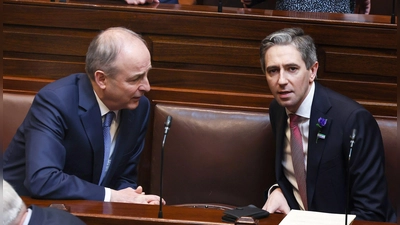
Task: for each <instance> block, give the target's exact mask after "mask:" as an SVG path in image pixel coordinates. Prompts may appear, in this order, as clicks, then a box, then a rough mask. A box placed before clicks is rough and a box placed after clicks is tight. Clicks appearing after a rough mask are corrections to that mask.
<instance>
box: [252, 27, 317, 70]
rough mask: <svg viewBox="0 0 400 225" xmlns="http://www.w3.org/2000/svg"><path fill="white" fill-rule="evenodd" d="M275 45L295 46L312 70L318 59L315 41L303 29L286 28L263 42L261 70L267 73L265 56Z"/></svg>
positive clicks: (307, 66) (308, 67)
mask: <svg viewBox="0 0 400 225" xmlns="http://www.w3.org/2000/svg"><path fill="white" fill-rule="evenodd" d="M275 45H293V46H295V47H296V49H297V50H298V51H299V52H300V54H301V58H302V59H303V61H304V63H305V64H306V68H307V69H310V68H311V66H312V65H314V63H315V62H317V61H318V59H317V51H316V47H315V44H314V41H313V39H312V38H311V37H310V36H309V35H306V34H304V31H303V30H302V29H301V28H285V29H282V30H279V31H276V32H274V33H272V34H270V35H268V36H267V37H266V38H264V40H262V41H261V47H260V62H261V70H262V71H263V73H264V74H265V73H266V68H265V54H266V53H267V51H268V49H269V48H271V47H272V46H275Z"/></svg>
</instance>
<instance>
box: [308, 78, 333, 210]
mask: <svg viewBox="0 0 400 225" xmlns="http://www.w3.org/2000/svg"><path fill="white" fill-rule="evenodd" d="M330 108H331V103H330V101H329V98H328V95H327V93H326V92H325V90H324V88H323V87H322V86H321V85H319V84H318V83H317V82H315V93H314V99H313V103H312V106H311V116H310V128H309V134H308V153H307V200H308V205H309V206H311V204H310V203H311V202H312V200H313V199H312V198H313V196H314V192H315V185H316V180H317V176H318V171H319V165H320V161H321V158H322V155H323V154H324V150H325V149H326V148H325V144H326V140H325V139H322V138H318V140H317V135H318V133H319V132H320V133H322V134H325V135H326V137H325V138H328V137H329V136H328V134H329V130H330V127H331V124H332V123H333V122H334V121H333V119H332V118H328V117H327V113H328V111H329V110H330ZM319 118H324V119H328V121H327V123H326V125H325V126H324V127H323V128H322V129H321V131H320V129H319V127H318V126H317V125H316V124H317V123H318V119H319Z"/></svg>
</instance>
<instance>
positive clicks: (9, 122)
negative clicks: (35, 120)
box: [2, 93, 35, 152]
mask: <svg viewBox="0 0 400 225" xmlns="http://www.w3.org/2000/svg"><path fill="white" fill-rule="evenodd" d="M34 97H35V96H34V95H27V94H13V93H3V146H2V148H3V152H4V151H5V150H6V148H7V146H8V145H9V144H10V142H11V139H12V138H13V137H14V135H15V132H16V131H17V129H18V127H19V126H20V125H21V124H22V121H23V120H24V119H25V116H26V114H27V113H28V110H29V108H30V107H31V104H32V101H33V98H34Z"/></svg>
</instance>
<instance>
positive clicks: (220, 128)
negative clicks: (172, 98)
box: [150, 104, 275, 207]
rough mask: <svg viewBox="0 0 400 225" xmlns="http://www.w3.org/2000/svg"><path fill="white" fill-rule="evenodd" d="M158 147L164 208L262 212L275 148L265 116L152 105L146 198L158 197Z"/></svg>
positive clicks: (271, 177)
mask: <svg viewBox="0 0 400 225" xmlns="http://www.w3.org/2000/svg"><path fill="white" fill-rule="evenodd" d="M167 115H171V116H172V118H173V119H172V124H171V129H170V131H169V133H168V136H167V140H166V143H165V148H164V166H163V175H164V177H163V197H164V198H165V199H166V200H167V203H168V204H169V205H171V204H172V205H174V204H188V203H219V204H225V205H230V206H244V205H249V204H254V205H256V206H258V207H262V206H263V204H264V191H265V190H266V189H268V187H269V186H270V185H272V184H273V183H274V182H275V175H274V165H273V162H274V161H275V160H274V158H275V150H274V149H275V148H274V146H273V145H272V143H273V141H272V140H271V138H273V134H272V129H271V127H270V123H269V116H268V114H267V113H254V112H243V111H231V110H219V109H218V110H216V109H203V108H193V107H184V106H172V105H164V104H157V105H156V106H155V110H154V128H153V142H152V160H151V184H150V186H151V188H150V189H151V190H150V192H151V193H155V194H159V189H160V156H161V143H162V139H163V134H164V122H165V119H166V117H167Z"/></svg>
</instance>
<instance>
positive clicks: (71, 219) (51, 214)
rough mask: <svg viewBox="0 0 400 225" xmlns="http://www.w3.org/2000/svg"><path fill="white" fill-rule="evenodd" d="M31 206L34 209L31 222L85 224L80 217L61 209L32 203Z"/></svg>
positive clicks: (61, 224) (60, 224)
mask: <svg viewBox="0 0 400 225" xmlns="http://www.w3.org/2000/svg"><path fill="white" fill-rule="evenodd" d="M29 208H31V209H32V216H31V219H30V221H29V224H58V225H63V224H74V225H82V224H85V223H84V222H83V221H82V220H80V219H79V218H78V217H76V216H74V215H72V214H71V213H69V212H66V211H63V210H60V209H55V208H49V207H46V208H45V207H39V206H35V205H32V206H30V207H29Z"/></svg>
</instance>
